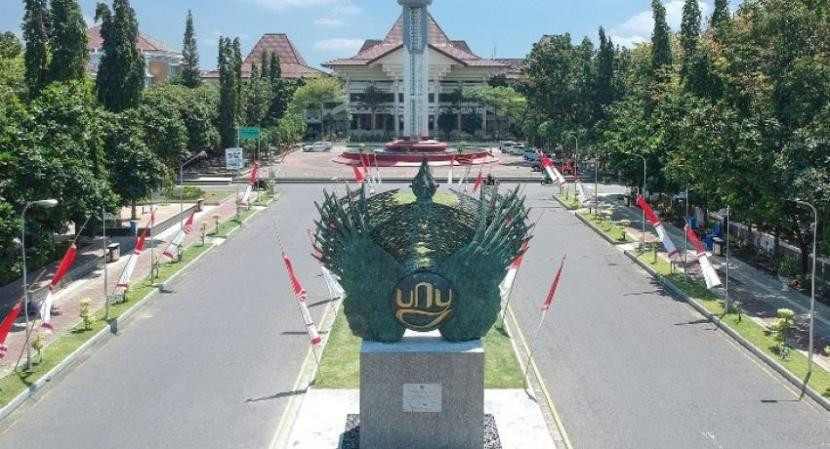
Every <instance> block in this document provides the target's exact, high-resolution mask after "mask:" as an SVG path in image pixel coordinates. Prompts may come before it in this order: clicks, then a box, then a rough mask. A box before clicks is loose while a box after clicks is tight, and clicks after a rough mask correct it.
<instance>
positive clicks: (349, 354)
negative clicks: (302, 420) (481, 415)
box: [314, 309, 525, 390]
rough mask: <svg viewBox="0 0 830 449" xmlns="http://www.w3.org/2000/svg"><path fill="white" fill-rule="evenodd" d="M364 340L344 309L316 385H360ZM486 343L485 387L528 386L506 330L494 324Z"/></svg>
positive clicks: (326, 387)
mask: <svg viewBox="0 0 830 449" xmlns="http://www.w3.org/2000/svg"><path fill="white" fill-rule="evenodd" d="M361 342H362V341H361V339H360V338H358V337H355V336H354V335H352V332H351V330H349V324H348V322H347V321H346V317H345V314H343V311H342V309H341V311H340V313H338V315H337V319H336V320H335V322H334V326H333V327H332V330H331V333H330V335H329V341H328V343H326V349H325V351H324V352H323V357H322V360H321V361H320V370H319V371H318V373H317V379H316V381H315V384H314V386H315V387H316V388H325V389H335V390H341V389H356V388H358V387H359V386H360V345H361ZM483 343H484V386H485V388H524V386H525V383H524V377H523V373H522V368H521V365H520V364H519V362H518V360H516V354H515V352H514V351H513V346H512V345H511V343H510V338H509V337H508V336H507V334H506V333H505V332H504V330H503V329H502V328H501V327H494V328H493V329H491V330H490V332H489V333H488V334H487V336H485V337H484V339H483Z"/></svg>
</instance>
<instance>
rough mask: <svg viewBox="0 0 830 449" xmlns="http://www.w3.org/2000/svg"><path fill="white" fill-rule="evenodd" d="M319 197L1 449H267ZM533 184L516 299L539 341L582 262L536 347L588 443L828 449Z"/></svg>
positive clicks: (235, 248)
mask: <svg viewBox="0 0 830 449" xmlns="http://www.w3.org/2000/svg"><path fill="white" fill-rule="evenodd" d="M399 187H400V186H399ZM322 188H323V187H322V186H316V185H315V186H299V185H298V186H282V188H281V189H282V192H283V196H282V198H281V199H280V201H279V202H278V203H276V205H274V206H272V207H271V208H270V209H268V210H267V211H265V212H264V213H261V214H260V215H259V216H257V217H255V218H254V219H253V220H252V221H251V222H249V224H246V226H245V228H244V229H243V230H241V231H240V232H239V233H238V234H235V235H234V236H232V238H231V239H229V240H228V241H227V242H226V243H225V244H223V245H221V246H220V247H219V248H217V249H216V250H214V251H213V252H211V253H209V254H208V255H207V256H206V257H205V258H204V259H203V260H202V261H201V262H200V263H199V264H198V265H197V266H195V267H193V268H192V269H190V270H188V271H187V272H186V273H185V274H184V275H183V276H182V277H180V278H179V279H178V280H177V281H175V282H172V283H171V285H170V288H171V289H172V290H173V291H174V292H173V293H170V294H165V295H162V296H159V297H157V298H155V299H154V300H153V301H152V302H151V303H150V304H149V305H148V306H147V307H145V308H144V309H143V310H142V311H140V313H139V314H137V315H136V318H135V319H134V320H133V322H131V323H129V325H128V326H127V327H125V328H124V329H123V330H122V331H121V333H120V334H119V336H117V337H115V338H113V339H111V340H109V341H107V342H106V343H104V344H103V345H101V346H100V347H99V348H96V349H95V350H94V351H93V352H91V353H90V354H89V356H88V357H87V358H86V360H85V361H84V362H83V363H82V364H80V365H79V366H78V367H76V368H75V369H72V370H70V371H69V372H68V373H67V374H65V375H64V376H62V377H61V378H59V379H58V380H56V381H54V382H53V385H51V386H50V387H49V388H47V389H46V390H45V391H44V392H43V393H42V394H40V395H38V397H37V400H36V401H32V402H30V403H29V405H28V406H25V407H24V408H22V409H21V410H20V411H19V412H18V413H16V414H15V415H13V416H12V417H11V419H10V420H7V421H6V422H5V423H3V428H2V429H0V449H6V448H15V449H19V448H30V447H31V448H35V447H55V448H111V447H123V448H185V447H186V448H190V447H199V448H267V447H268V444H269V443H270V441H271V438H272V436H273V432H274V430H275V428H276V426H277V423H278V421H279V417H280V414H281V412H282V410H283V407H284V406H285V404H286V402H287V400H288V398H289V397H291V395H292V394H294V392H292V391H290V389H291V387H292V385H293V382H294V379H295V376H296V374H297V372H298V370H299V367H300V364H301V363H302V358H303V356H304V354H305V351H306V348H307V337H306V335H305V333H304V329H303V326H302V322H301V320H300V319H299V317H298V316H297V310H296V306H295V305H294V303H293V301H294V299H293V297H292V295H291V293H290V292H289V290H288V288H287V280H286V275H285V272H284V269H283V267H282V261H281V260H280V257H279V252H278V248H277V244H276V239H275V237H274V224H275V223H276V224H277V225H278V226H279V228H280V232H281V235H282V240H283V242H284V243H285V245H286V246H287V249H288V251H289V253H290V254H291V256H292V258H293V259H294V262H295V267H296V269H297V271H298V274H299V276H300V278H301V279H302V281H303V282H304V284H305V286H306V288H307V289H308V290H309V291H310V293H311V303H312V304H315V303H316V302H317V301H318V300H320V299H322V298H324V297H325V296H326V292H325V286H324V284H323V283H322V281H321V280H320V278H319V277H318V274H319V268H318V267H317V265H316V263H315V262H314V261H313V259H312V258H311V257H310V256H309V255H308V252H309V251H308V249H309V244H308V240H307V237H306V228H308V227H310V226H311V220H312V219H313V218H314V216H315V215H316V212H315V210H314V206H313V204H312V201H313V200H317V199H319V198H320V197H321V191H322ZM341 188H342V187H341ZM524 188H525V189H526V190H525V191H526V192H527V194H528V199H529V203H530V205H531V206H534V207H538V208H545V210H547V212H546V213H545V215H544V216H543V217H542V219H541V222H540V223H539V226H538V227H537V229H536V237H535V239H534V240H533V241H532V243H531V246H530V251H529V253H528V255H527V257H526V258H525V264H524V267H523V268H522V271H521V272H520V273H519V276H518V280H517V284H516V288H515V289H514V292H513V300H512V302H511V304H513V306H512V307H515V310H516V312H517V317H518V319H519V323H520V324H521V326H522V328H523V330H524V333H525V334H526V335H529V334H530V333H531V332H532V330H533V329H535V327H536V324H537V322H538V319H539V314H540V312H539V308H540V305H541V303H542V301H543V299H544V295H545V293H546V291H547V287H548V285H549V284H548V283H549V282H550V279H551V278H552V276H553V274H554V272H555V270H556V267H557V266H558V262H559V259H560V258H561V256H562V254H563V253H565V252H567V253H568V255H569V257H568V262H567V265H566V268H565V274H564V277H563V280H562V283H561V286H560V290H559V293H558V296H557V298H556V300H555V302H554V305H553V308H552V310H551V313H550V314H549V317H548V321H547V322H546V323H545V326H544V327H543V329H542V331H541V333H540V335H539V338H538V340H536V341H535V342H534V343H533V344H534V350H535V354H536V357H537V359H538V363H539V368H540V370H541V371H542V373H543V377H544V380H545V382H546V383H547V385H548V387H549V389H550V391H551V393H552V395H553V397H554V400H555V401H556V405H557V408H558V410H559V413H560V415H561V418H562V420H563V422H564V425H565V428H566V430H567V432H568V434H569V436H570V439H571V441H572V442H573V443H574V446H575V447H576V448H580V449H583V448H602V449H608V448H680V449H683V448H695V449H697V448H710V447H711V448H753V449H763V448H788V449H799V448H821V447H830V425H829V424H830V414H828V413H826V412H824V411H821V410H819V409H818V407H817V406H816V405H815V404H812V403H811V402H809V401H798V400H797V394H796V393H795V392H794V391H793V389H792V388H791V387H790V386H789V384H786V383H785V382H784V381H783V380H782V379H781V378H779V377H778V376H777V375H774V374H771V373H770V372H769V370H768V369H766V368H765V367H764V366H763V365H761V364H760V363H759V362H758V361H757V360H755V359H754V358H752V356H750V355H749V354H748V353H747V352H746V351H744V350H743V349H741V348H740V347H738V346H737V345H736V344H735V343H734V342H733V341H731V340H730V339H729V338H728V337H727V336H726V335H724V334H723V333H721V332H719V331H718V330H716V327H715V326H714V325H712V324H711V323H707V322H705V321H702V320H701V317H700V316H699V315H697V314H696V313H695V312H693V310H692V309H691V308H689V307H688V306H687V305H685V304H684V303H681V302H678V301H676V300H674V299H673V298H672V297H671V296H669V295H667V294H666V293H664V292H662V291H661V290H660V288H659V287H657V286H656V285H655V284H654V283H653V281H652V280H651V279H650V278H648V277H647V276H646V275H645V274H644V273H643V272H641V271H640V270H639V269H638V268H637V267H636V266H634V265H633V263H632V262H630V261H629V260H628V259H627V258H625V257H624V256H623V255H622V254H620V253H619V252H617V251H616V250H615V249H614V248H612V247H611V246H610V245H608V244H607V243H606V242H605V241H604V240H602V239H601V238H600V237H599V236H597V235H596V234H594V233H593V232H592V231H591V230H589V229H588V228H587V227H586V226H584V225H583V224H582V223H581V222H579V221H578V220H577V219H576V218H575V217H573V216H572V215H570V214H568V213H567V212H566V211H564V210H563V209H561V208H559V207H558V206H557V205H556V203H554V202H553V201H552V200H551V199H550V194H551V193H552V192H553V190H554V189H553V188H552V187H541V186H539V185H526V186H525V187H524ZM536 216H537V212H534V213H533V214H532V215H531V217H533V218H534V219H535V217H536ZM323 309H324V306H323V305H322V304H318V305H317V306H314V307H312V309H311V310H312V313H313V314H314V316H315V318H316V319H319V317H320V315H321V314H322V312H323Z"/></svg>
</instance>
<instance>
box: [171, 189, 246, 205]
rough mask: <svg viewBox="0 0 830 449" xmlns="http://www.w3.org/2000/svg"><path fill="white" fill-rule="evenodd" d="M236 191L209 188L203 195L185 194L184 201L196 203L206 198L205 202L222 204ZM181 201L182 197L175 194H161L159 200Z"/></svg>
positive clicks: (172, 202) (176, 202)
mask: <svg viewBox="0 0 830 449" xmlns="http://www.w3.org/2000/svg"><path fill="white" fill-rule="evenodd" d="M234 193H235V192H232V191H230V190H216V191H213V190H208V191H205V192H204V193H203V194H202V195H198V196H196V197H194V196H193V195H185V197H184V199H183V201H184V202H185V203H195V202H196V200H198V199H203V200H205V204H221V203H222V201H224V200H225V199H226V198H228V197H229V196H231V195H233V194H234ZM179 201H182V199H181V198H179V197H178V196H176V195H175V194H174V195H172V196H168V195H163V196H161V197H160V198H159V199H158V201H157V202H159V203H167V204H178V203H179Z"/></svg>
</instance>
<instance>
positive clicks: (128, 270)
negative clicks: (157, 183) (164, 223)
mask: <svg viewBox="0 0 830 449" xmlns="http://www.w3.org/2000/svg"><path fill="white" fill-rule="evenodd" d="M155 222H156V214H155V212H153V213H152V214H150V223H148V225H147V227H146V228H144V231H143V232H142V233H141V236H140V237H139V238H138V241H137V242H136V243H135V247H134V248H133V251H132V252H131V253H130V256H129V257H128V258H127V265H125V266H124V270H123V271H122V272H121V277H119V278H118V283H117V284H115V290H114V291H113V294H115V295H122V294H124V293H125V292H126V291H127V289H128V288H130V278H132V276H133V271H134V270H135V266H136V265H137V264H138V258H139V257H141V253H142V252H143V251H144V243H145V242H146V240H147V235H148V234H149V233H150V230H151V229H153V225H154V224H155Z"/></svg>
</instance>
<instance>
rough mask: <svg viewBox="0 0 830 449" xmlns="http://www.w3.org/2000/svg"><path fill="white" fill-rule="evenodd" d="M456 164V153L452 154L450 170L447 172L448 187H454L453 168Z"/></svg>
mask: <svg viewBox="0 0 830 449" xmlns="http://www.w3.org/2000/svg"><path fill="white" fill-rule="evenodd" d="M454 166H455V155H454V154H453V155H452V156H450V172H449V173H447V187H452V169H453V167H454Z"/></svg>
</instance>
